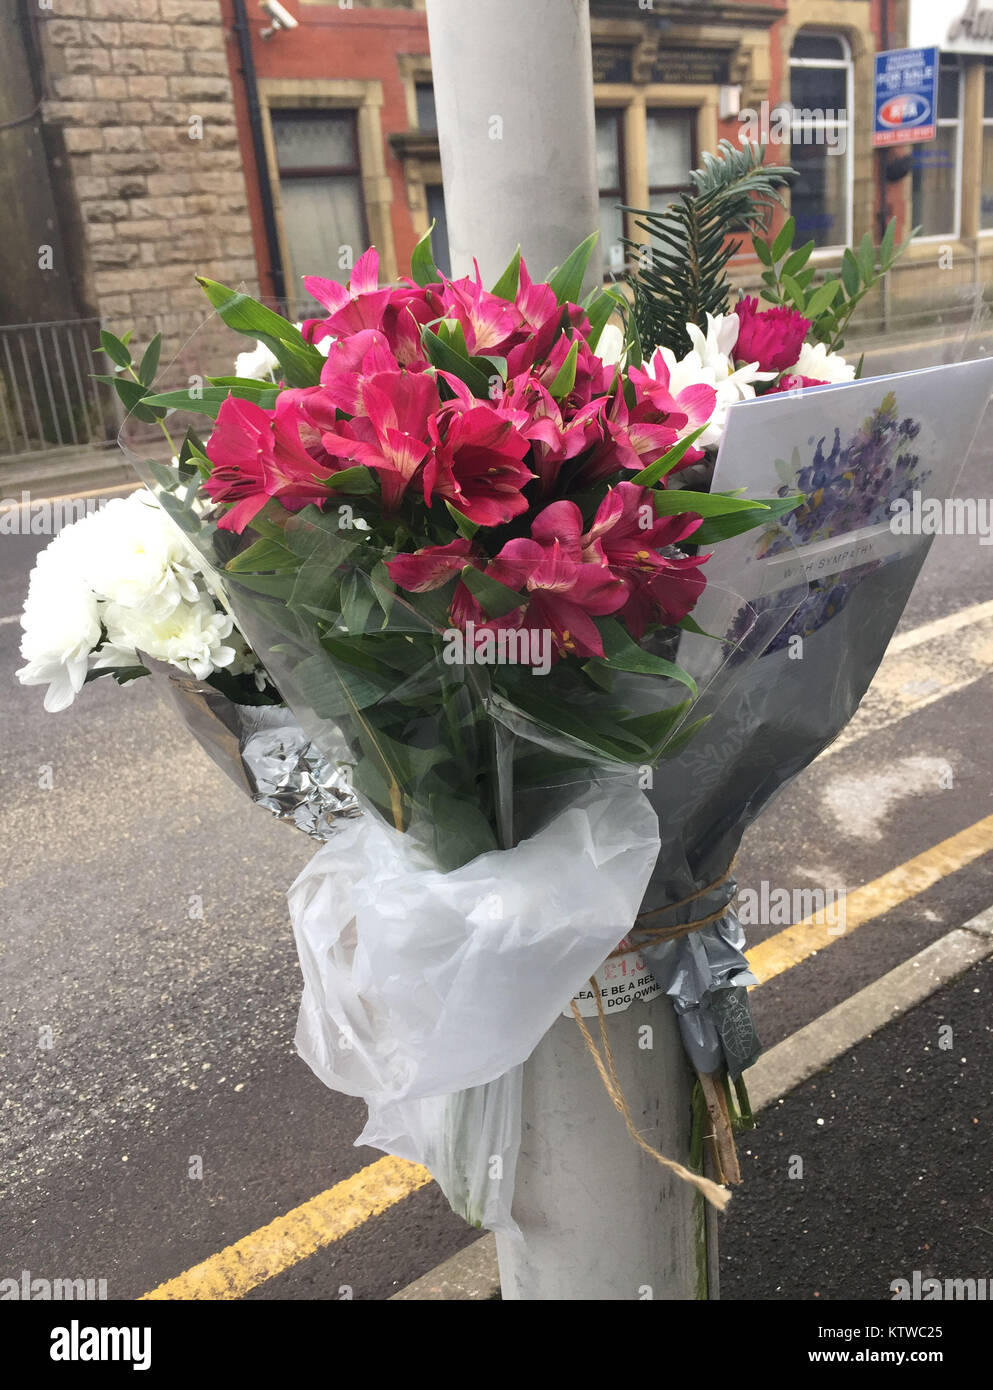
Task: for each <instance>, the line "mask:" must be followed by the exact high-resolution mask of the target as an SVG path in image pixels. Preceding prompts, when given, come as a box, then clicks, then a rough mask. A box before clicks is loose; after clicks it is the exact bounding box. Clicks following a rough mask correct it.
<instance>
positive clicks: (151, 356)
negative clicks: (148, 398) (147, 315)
mask: <svg viewBox="0 0 993 1390" xmlns="http://www.w3.org/2000/svg"><path fill="white" fill-rule="evenodd" d="M161 351H162V334H161V333H156V335H155V337H154V338H153V339H152V341H151V342H150V343H149V344H148V347H147V348H146V349H145V351H144V352H143V353H142V357H141V366H140V367H139V368H138V380H139V381H140V382H141V384H142V386H151V384H152V382H153V381H154V380H155V373H156V372H157V371H158V369H159V354H160V353H161Z"/></svg>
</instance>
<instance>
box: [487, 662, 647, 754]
mask: <svg viewBox="0 0 993 1390" xmlns="http://www.w3.org/2000/svg"><path fill="white" fill-rule="evenodd" d="M512 669H513V668H511V667H504V668H502V671H503V672H504V673H506V672H507V671H510V670H512ZM540 687H541V680H540V678H539V679H537V680H536V679H534V678H533V677H529V678H528V679H527V680H526V681H519V682H518V683H517V684H516V685H515V686H514V689H513V692H512V695H511V697H510V706H509V707H510V711H511V713H512V714H516V713H517V711H518V710H520V711H521V712H522V713H524V714H526V715H527V717H528V718H529V719H531V720H533V721H534V723H536V724H538V725H539V726H540V727H541V728H544V729H548V730H550V731H551V732H552V733H555V734H559V735H561V736H562V737H563V738H567V739H570V740H571V741H572V742H573V743H576V744H578V745H579V746H580V747H582V748H585V749H588V750H589V751H591V752H593V753H598V754H604V755H605V756H606V757H608V758H610V759H612V760H613V761H615V762H621V763H638V762H641V761H643V760H644V756H645V754H646V753H648V752H649V751H650V750H649V746H648V744H647V743H646V742H645V741H644V739H642V738H640V737H639V736H638V735H637V734H635V733H633V732H630V733H628V734H626V735H625V734H624V731H623V730H622V729H621V728H620V725H619V721H618V720H617V718H616V716H615V715H613V714H612V715H609V716H607V715H604V716H601V717H599V718H598V717H597V716H595V715H592V714H591V713H590V712H589V711H584V715H585V716H586V717H580V716H579V715H576V714H574V713H573V712H572V710H571V709H570V708H569V705H568V704H566V703H565V702H563V701H562V700H556V699H554V698H551V697H549V696H544V695H542V693H541V689H540ZM490 698H491V700H492V701H493V704H494V706H495V707H496V708H500V706H501V705H502V704H505V703H506V702H505V701H504V700H502V699H501V697H500V696H499V695H493V696H491V697H490ZM619 734H620V735H621V736H620V737H618V735H619Z"/></svg>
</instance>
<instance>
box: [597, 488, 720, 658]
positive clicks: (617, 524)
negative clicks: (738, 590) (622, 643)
mask: <svg viewBox="0 0 993 1390" xmlns="http://www.w3.org/2000/svg"><path fill="white" fill-rule="evenodd" d="M702 520H703V518H702V517H699V516H694V515H692V514H690V513H682V514H680V515H677V516H666V517H657V516H656V515H655V507H654V505H653V502H652V493H651V489H650V488H643V487H638V486H637V485H636V484H634V483H618V485H617V486H616V487H615V488H612V489H611V490H610V491H609V492H608V493H607V495H606V497H605V498H604V499H603V501H602V502H601V503H600V506H599V507H598V508H597V513H596V516H595V517H594V518H593V525H592V526H591V527H590V529H589V530H588V531H587V532H586V534H585V535H584V536H583V538H582V545H583V553H584V554H586V555H590V556H596V557H600V558H602V559H604V560H605V561H606V562H607V563H608V564H609V565H610V568H611V570H612V572H613V573H614V574H615V575H617V576H618V578H621V579H623V580H624V583H625V586H626V588H627V600H626V602H625V604H624V606H623V607H622V608H621V609H620V612H619V613H618V617H620V618H621V620H622V621H623V622H624V623H625V624H626V625H627V628H628V630H629V632H630V633H631V635H632V636H633V637H635V638H636V639H640V638H641V637H642V636H644V633H645V630H646V629H647V628H648V627H649V626H656V625H658V624H659V623H664V624H675V623H678V622H680V621H681V619H683V618H685V617H686V615H687V613H689V612H690V611H691V609H692V608H693V607H694V605H695V604H696V601H697V599H698V598H699V597H700V593H701V591H702V589H703V588H704V586H705V585H706V582H707V581H706V579H705V578H704V576H703V575H702V574H701V573H700V569H699V566H700V565H701V564H703V562H704V561H705V560H707V559H709V556H706V555H703V556H700V555H671V554H669V555H664V554H659V551H661V550H665V549H666V548H667V547H669V546H674V545H676V544H678V543H679V542H680V541H684V540H686V539H687V538H688V537H689V536H691V535H692V534H693V532H694V531H696V530H697V528H698V527H699V526H700V524H701V522H702Z"/></svg>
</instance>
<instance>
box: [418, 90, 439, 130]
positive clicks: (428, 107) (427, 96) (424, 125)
mask: <svg viewBox="0 0 993 1390" xmlns="http://www.w3.org/2000/svg"><path fill="white" fill-rule="evenodd" d="M414 99H415V101H416V103H417V129H418V130H437V129H438V113H437V112H436V111H435V109H434V84H433V83H432V82H418V83H416V84H415V86H414Z"/></svg>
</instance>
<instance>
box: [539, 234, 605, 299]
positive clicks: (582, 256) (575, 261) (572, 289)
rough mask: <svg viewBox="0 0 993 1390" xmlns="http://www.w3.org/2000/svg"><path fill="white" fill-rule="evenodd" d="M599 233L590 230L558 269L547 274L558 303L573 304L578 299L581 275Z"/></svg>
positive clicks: (580, 290) (580, 291) (581, 283)
mask: <svg viewBox="0 0 993 1390" xmlns="http://www.w3.org/2000/svg"><path fill="white" fill-rule="evenodd" d="M599 235H600V233H599V232H590V234H589V236H588V237H587V238H586V240H585V241H581V242H580V243H579V245H578V246H577V247H576V249H575V251H573V252H572V254H571V255H570V256H567V257H566V259H565V260H564V261H563V263H562V265H561V266H560V267H559V269H558V270H555V271H553V273H552V274H551V275H549V277H548V283H549V284H550V285H551V287H552V289H553V290H554V291H555V298H556V299H557V300H558V302H559V303H560V304H574V303H575V302H576V301H577V300H578V299H579V296H580V294H581V293H582V289H583V276H584V275H585V274H586V267H587V265H588V264H589V260H590V256H591V255H592V254H593V248H594V246H595V245H596V241H597V237H598V236H599Z"/></svg>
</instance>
